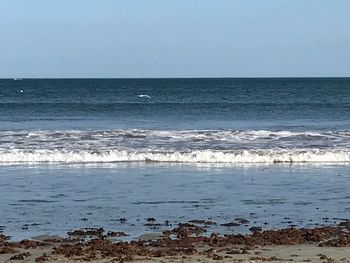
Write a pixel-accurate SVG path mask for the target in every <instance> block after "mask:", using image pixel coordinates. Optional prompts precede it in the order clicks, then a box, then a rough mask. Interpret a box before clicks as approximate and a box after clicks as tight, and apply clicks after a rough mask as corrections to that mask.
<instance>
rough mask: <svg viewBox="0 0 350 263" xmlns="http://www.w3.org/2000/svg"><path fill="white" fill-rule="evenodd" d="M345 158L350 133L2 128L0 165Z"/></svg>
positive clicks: (347, 158) (323, 160) (349, 149)
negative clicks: (16, 129) (31, 129)
mask: <svg viewBox="0 0 350 263" xmlns="http://www.w3.org/2000/svg"><path fill="white" fill-rule="evenodd" d="M109 162H174V163H232V164H236V163H237V164H238V163H302V162H313V163H333V162H334V163H335V162H337V163H339V162H343V163H345V162H350V132H349V131H328V132H313V131H309V132H292V131H237V130H185V131H159V130H158V131H157V130H136V129H134V130H88V131H86V130H84V131H24V130H21V131H1V132H0V164H14V163H109Z"/></svg>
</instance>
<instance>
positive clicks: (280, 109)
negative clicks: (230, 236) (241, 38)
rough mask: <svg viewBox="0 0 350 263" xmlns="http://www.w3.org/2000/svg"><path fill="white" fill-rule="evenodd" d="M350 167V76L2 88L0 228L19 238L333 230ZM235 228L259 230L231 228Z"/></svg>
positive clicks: (7, 84)
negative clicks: (205, 226)
mask: <svg viewBox="0 0 350 263" xmlns="http://www.w3.org/2000/svg"><path fill="white" fill-rule="evenodd" d="M349 164H350V78H271V79H269V78H264V79H258V78H255V79H254V78H252V79H229V78H222V79H220V78H218V79H17V80H13V79H2V80H0V180H1V181H0V183H1V184H0V215H1V216H0V225H1V226H3V231H4V232H5V233H6V234H8V235H11V236H12V237H13V238H14V239H20V238H30V237H33V236H35V235H40V234H60V235H63V234H64V233H66V232H67V231H69V230H72V229H76V228H81V227H104V228H106V229H110V230H123V231H126V232H127V233H129V234H130V237H129V238H136V237H137V236H139V235H140V234H142V233H144V232H160V231H161V230H163V229H166V228H168V227H171V226H170V225H176V224H177V223H179V222H186V221H188V220H191V219H208V218H209V219H211V220H215V221H216V222H217V224H216V225H213V226H211V231H219V232H220V231H221V232H232V231H235V232H237V231H238V232H242V233H245V232H247V231H248V229H249V227H251V226H256V225H257V226H261V227H263V228H280V227H285V226H288V225H297V226H315V225H322V224H327V223H328V224H330V223H336V222H338V221H340V220H343V219H346V218H350V210H349V203H350V196H349V194H348V192H347V190H348V189H349V187H350V182H349V177H350V165H349ZM150 217H152V218H156V219H157V222H159V224H157V225H153V226H151V227H150V226H145V220H146V219H147V218H150ZM123 218H125V219H126V221H125V220H120V219H123ZM235 218H236V219H237V218H245V219H247V220H248V221H249V223H247V224H243V225H241V226H237V227H235V228H227V227H225V226H220V224H224V223H227V222H231V221H233V220H235ZM146 222H147V220H146ZM164 222H167V223H166V224H165V223H164ZM169 222H170V223H169ZM169 224H170V225H169ZM146 225H147V224H146ZM1 229H2V228H1Z"/></svg>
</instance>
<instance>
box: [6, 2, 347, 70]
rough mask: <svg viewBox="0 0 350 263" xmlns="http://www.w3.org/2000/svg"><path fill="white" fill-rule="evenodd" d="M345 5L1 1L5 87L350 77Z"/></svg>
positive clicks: (343, 3) (325, 3)
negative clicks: (23, 82) (43, 81)
mask: <svg viewBox="0 0 350 263" xmlns="http://www.w3.org/2000/svg"><path fill="white" fill-rule="evenodd" d="M349 12H350V1H349V0H327V1H326V0H0V77H269V76H272V77H278V76H292V77H293V76H350V15H349Z"/></svg>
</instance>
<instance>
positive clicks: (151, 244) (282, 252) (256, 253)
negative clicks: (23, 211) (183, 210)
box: [0, 221, 350, 263]
mask: <svg viewBox="0 0 350 263" xmlns="http://www.w3.org/2000/svg"><path fill="white" fill-rule="evenodd" d="M349 230H350V222H349V221H345V222H342V223H340V224H338V225H335V226H325V227H319V228H313V229H306V228H300V229H297V228H286V229H280V230H265V231H261V230H260V229H258V228H256V229H252V233H251V234H248V235H240V234H236V235H235V234H230V235H219V234H211V235H210V236H205V235H202V234H203V233H204V231H205V225H204V226H203V225H202V224H201V222H197V223H194V224H191V223H184V224H179V225H178V226H177V227H175V228H174V229H172V230H170V231H164V232H163V233H159V234H158V235H156V234H151V235H146V234H145V235H143V236H142V237H141V238H140V239H139V240H135V241H129V242H123V241H115V239H114V240H113V238H118V237H122V236H124V235H126V233H123V232H108V233H105V232H104V230H103V229H102V228H96V229H92V228H91V229H81V230H75V231H72V232H69V233H67V234H68V237H66V238H62V237H58V236H41V237H36V238H33V240H22V241H19V242H11V241H9V240H8V238H7V237H6V236H5V235H1V236H0V262H98V263H102V262H217V261H222V262H327V263H331V262H350V233H349Z"/></svg>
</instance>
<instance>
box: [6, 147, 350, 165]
mask: <svg viewBox="0 0 350 263" xmlns="http://www.w3.org/2000/svg"><path fill="white" fill-rule="evenodd" d="M100 162H102V163H108V162H177V163H232V164H235V163H300V162H313V163H320V162H324V163H331V162H335V163H336V162H337V163H338V162H350V151H349V150H343V151H340V150H337V151H322V150H309V151H291V150H290V151H278V150H264V151H263V150H259V151H247V150H244V151H233V152H220V151H211V150H203V151H191V152H137V151H125V150H121V151H119V150H113V151H108V152H98V153H97V152H88V151H80V152H76V151H75V152H74V151H72V152H69V151H58V150H55V151H52V150H37V151H32V152H26V151H19V150H12V151H10V152H0V163H3V164H4V163H100Z"/></svg>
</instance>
